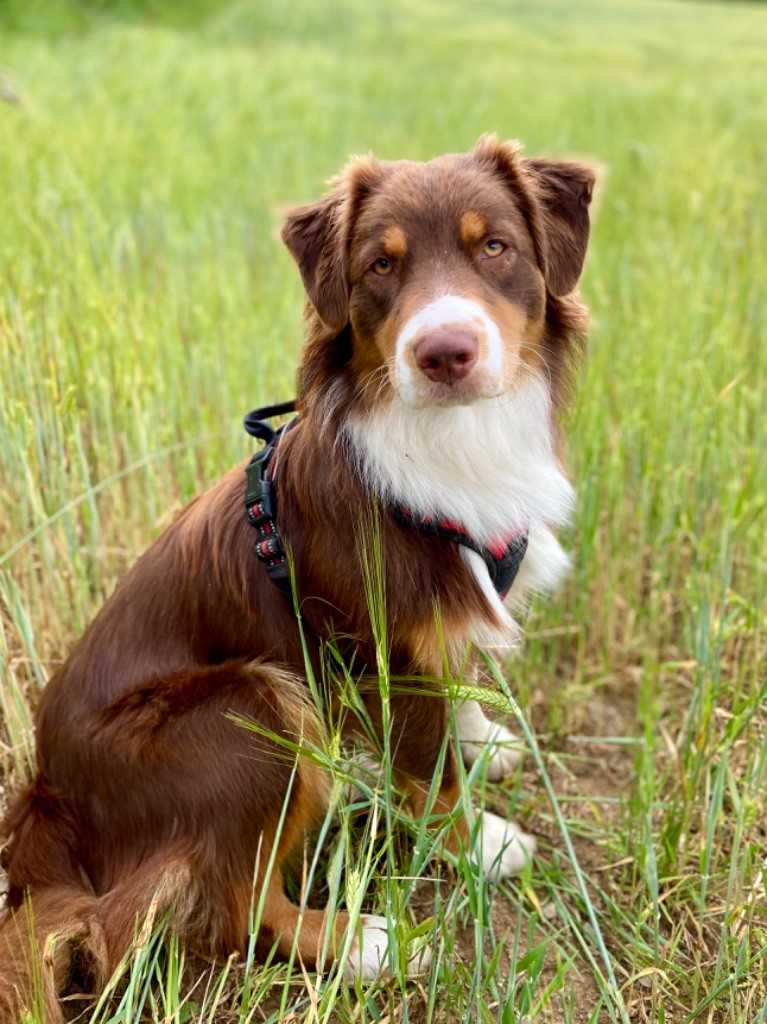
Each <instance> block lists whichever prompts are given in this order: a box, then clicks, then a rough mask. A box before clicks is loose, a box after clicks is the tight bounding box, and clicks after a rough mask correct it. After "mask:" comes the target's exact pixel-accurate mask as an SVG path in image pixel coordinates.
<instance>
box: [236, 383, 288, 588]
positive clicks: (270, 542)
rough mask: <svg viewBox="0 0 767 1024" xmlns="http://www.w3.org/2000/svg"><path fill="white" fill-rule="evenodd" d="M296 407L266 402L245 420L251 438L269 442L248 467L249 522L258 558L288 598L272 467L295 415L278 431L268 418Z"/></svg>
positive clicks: (246, 490) (286, 565)
mask: <svg viewBox="0 0 767 1024" xmlns="http://www.w3.org/2000/svg"><path fill="white" fill-rule="evenodd" d="M295 409H296V403H295V401H290V402H282V403H280V404H279V405H267V406H264V407H263V408H261V409H254V410H253V412H249V413H248V415H247V416H246V417H245V419H244V421H243V425H244V427H245V429H246V431H247V432H248V433H249V434H250V435H251V437H257V438H259V439H260V440H262V441H265V442H266V443H265V445H264V447H263V448H262V449H261V451H260V452H256V454H255V455H254V456H253V458H252V459H251V460H250V462H249V463H248V465H247V466H246V468H245V479H246V485H245V508H246V510H247V514H248V522H249V523H250V525H251V526H253V527H254V528H255V529H256V530H258V537H257V539H256V542H255V544H254V546H253V549H254V551H255V553H256V556H257V557H258V558H259V560H260V561H262V562H263V563H264V564H265V566H266V571H267V573H268V574H269V579H270V580H271V581H272V583H274V585H275V586H276V587H277V588H278V590H281V591H282V593H283V594H284V595H285V596H286V597H287V598H291V597H292V590H291V586H290V574H289V572H288V561H287V557H286V555H285V549H284V548H283V546H282V541H281V540H280V535H279V533H278V531H277V523H276V518H277V505H276V501H275V492H274V487H273V486H272V479H271V475H270V472H269V466H270V463H271V460H272V456H273V455H274V451H275V449H276V447H277V443H278V441H279V439H280V437H281V436H282V434H283V433H284V432H285V431H286V430H290V428H291V427H292V426H293V425H294V423H295V422H296V418H295V417H294V418H293V419H292V420H291V421H290V422H289V423H286V424H285V425H284V426H282V427H279V428H278V429H277V430H274V429H273V428H272V427H271V426H270V425H269V424H268V423H266V422H265V421H266V420H267V419H268V418H270V417H272V416H284V415H285V413H289V412H295Z"/></svg>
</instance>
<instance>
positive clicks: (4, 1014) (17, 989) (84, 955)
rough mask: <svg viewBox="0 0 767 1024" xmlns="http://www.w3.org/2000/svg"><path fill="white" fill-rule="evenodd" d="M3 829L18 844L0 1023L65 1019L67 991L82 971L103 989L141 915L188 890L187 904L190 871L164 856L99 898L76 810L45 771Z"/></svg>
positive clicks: (0, 955) (11, 863) (5, 931)
mask: <svg viewBox="0 0 767 1024" xmlns="http://www.w3.org/2000/svg"><path fill="white" fill-rule="evenodd" d="M3 832H4V834H5V835H8V834H10V835H11V840H10V843H9V845H8V848H7V851H6V853H5V856H4V862H5V864H6V866H7V868H8V877H9V893H8V910H7V911H6V913H5V915H4V916H3V918H2V920H0V1024H16V1022H18V1021H19V1020H21V1019H22V1015H23V1014H24V1013H30V1014H31V1015H32V1018H33V1019H34V1020H45V1021H46V1022H47V1024H61V1022H63V1020H64V1018H63V1016H62V1011H61V1004H60V1002H59V992H60V991H61V990H62V989H63V988H64V987H65V986H66V984H67V982H68V981H69V980H70V978H71V977H72V974H73V972H77V973H78V974H80V975H81V976H82V977H83V978H87V979H88V981H89V983H90V984H91V985H93V986H94V987H95V988H96V990H100V989H101V988H103V986H104V985H105V984H106V982H107V981H108V980H109V978H110V977H111V975H112V973H113V972H114V970H115V969H116V968H117V966H118V965H119V964H120V962H121V960H122V959H123V957H124V955H125V954H126V952H127V951H128V950H129V949H130V947H131V944H132V942H133V941H134V938H135V936H136V927H137V921H144V920H145V919H146V918H147V917H148V916H149V917H151V918H154V917H156V916H157V915H158V914H161V913H163V912H164V911H165V910H166V909H167V908H168V907H170V906H171V905H176V904H177V902H178V897H179V896H181V895H183V896H184V897H185V899H184V900H183V901H182V902H188V896H189V892H190V876H189V870H188V868H187V865H186V862H185V861H184V860H183V858H179V857H170V856H168V854H167V853H166V854H165V855H164V856H162V857H160V856H159V855H157V856H155V857H153V858H151V859H150V860H148V861H145V862H144V863H143V864H141V865H140V867H139V868H137V869H136V870H134V871H129V872H126V873H125V874H123V875H122V876H121V878H120V880H119V882H118V883H117V884H116V885H115V887H114V888H113V889H111V890H110V891H109V892H107V893H105V894H104V895H103V896H97V895H96V894H94V893H93V891H92V890H91V889H90V887H89V885H88V882H87V876H86V875H85V872H84V871H83V870H82V868H81V867H80V865H79V863H78V860H77V855H76V849H77V847H76V841H75V832H74V828H73V825H72V822H71V820H70V818H69V815H68V814H67V812H66V809H65V808H64V807H63V805H62V804H61V802H60V800H59V799H58V796H57V794H56V793H55V791H54V790H52V789H51V788H50V787H49V786H47V784H46V783H45V781H44V780H43V779H41V778H39V777H38V779H36V780H35V782H33V783H32V785H31V786H30V787H29V788H28V789H27V790H26V791H25V792H24V793H22V794H21V795H20V797H19V798H18V799H17V801H16V803H15V805H14V806H13V808H12V810H11V812H10V814H9V815H8V817H7V818H6V820H5V822H4V827H3Z"/></svg>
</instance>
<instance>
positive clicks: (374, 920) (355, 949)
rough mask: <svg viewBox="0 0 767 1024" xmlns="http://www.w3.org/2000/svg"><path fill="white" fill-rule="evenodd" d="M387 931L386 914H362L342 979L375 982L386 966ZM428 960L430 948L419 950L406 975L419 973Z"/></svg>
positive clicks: (409, 964)
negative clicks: (381, 915)
mask: <svg viewBox="0 0 767 1024" xmlns="http://www.w3.org/2000/svg"><path fill="white" fill-rule="evenodd" d="M388 948H389V932H388V928H387V926H386V918H385V917H377V916H376V915H375V914H363V915H362V916H361V917H360V924H359V926H358V928H357V932H356V935H355V939H354V943H353V944H352V948H351V950H350V951H349V957H348V959H347V961H346V967H345V969H344V981H347V982H353V981H356V980H357V979H360V980H361V981H374V980H375V979H376V978H377V977H379V975H380V974H381V973H382V972H384V971H385V970H386V968H387V967H388V960H389V957H388ZM430 963H431V950H430V949H428V948H426V947H424V948H423V949H420V950H418V952H417V953H415V955H414V956H412V957H411V959H410V960H409V962H408V965H407V973H408V976H409V977H410V976H412V975H414V974H420V973H422V972H423V971H425V970H426V968H427V967H428V966H429V964H430Z"/></svg>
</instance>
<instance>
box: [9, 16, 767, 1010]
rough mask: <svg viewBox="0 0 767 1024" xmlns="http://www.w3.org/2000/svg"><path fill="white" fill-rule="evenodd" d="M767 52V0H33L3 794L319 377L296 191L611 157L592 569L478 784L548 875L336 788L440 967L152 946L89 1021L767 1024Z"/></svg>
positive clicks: (351, 883)
mask: <svg viewBox="0 0 767 1024" xmlns="http://www.w3.org/2000/svg"><path fill="white" fill-rule="evenodd" d="M766 44H767V10H765V8H764V7H763V6H762V5H758V4H737V3H726V4H725V3H722V4H706V3H692V2H685V3H680V2H674V0H668V2H660V0H658V2H652V0H645V2H640V0H616V2H609V3H608V2H607V0H601V2H600V0H595V2H591V3H587V2H585V0H582V2H567V0H543V2H536V3H533V2H528V0H519V2H501V0H488V2H485V3H481V4H480V3H474V2H458V0H440V2H439V3H437V2H436V0H434V2H432V0H421V2H416V0H390V2H388V3H387V4H385V5H373V4H363V3H361V2H358V3H354V2H353V0H328V2H327V3H324V4H312V3H310V2H309V0H300V2H297V3H294V4H291V5H287V4H280V3H276V2H272V3H267V2H265V0H264V2H262V3H258V2H256V0H241V2H238V3H231V4H230V3H226V4H224V3H221V4H217V3H213V2H212V0H208V2H204V0H197V2H195V3H192V2H190V3H187V4H183V5H182V4H180V3H179V4H178V5H177V6H174V5H172V4H171V3H170V2H169V0H168V2H166V0H154V2H149V0H146V2H144V3H138V2H135V0H133V2H129V0H123V2H115V3H111V4H107V3H98V2H92V3H86V2H84V0H82V2H80V3H76V2H74V0H71V2H69V3H66V2H64V0H59V2H55V0H49V2H47V0H5V2H4V3H3V4H2V6H0V64H1V65H2V68H1V69H0V94H1V95H2V97H4V99H0V281H1V282H2V286H1V287H0V418H1V421H0V479H1V480H2V517H1V519H0V672H1V673H2V687H1V689H0V714H1V715H2V747H0V759H1V761H2V769H3V772H4V776H5V786H6V789H7V790H10V789H12V788H13V787H15V786H16V785H18V784H19V783H20V782H21V781H22V780H23V778H24V777H26V775H27V773H28V771H29V766H30V763H31V757H32V749H33V748H32V733H31V708H32V706H33V704H34V700H35V696H36V694H37V693H38V692H39V689H40V687H42V686H43V685H44V683H45V680H46V678H47V677H48V675H49V674H50V672H51V669H52V667H53V666H54V665H55V664H56V663H57V662H58V661H59V660H60V659H61V658H62V657H64V656H65V654H66V651H67V649H68V647H69V645H70V643H71V641H72V639H73V638H74V637H75V636H76V635H77V634H78V633H79V632H80V631H81V630H82V629H83V627H84V626H85V624H86V623H87V622H88V620H89V619H90V618H91V617H92V615H93V614H94V612H95V611H96V609H97V608H98V607H99V605H100V603H101V602H102V600H103V599H104V597H105V596H106V595H107V594H108V593H109V592H110V591H111V589H112V587H113V586H114V583H115V581H116V579H117V578H118V577H119V576H120V575H121V573H122V572H123V571H124V570H125V568H126V567H127V566H128V565H129V564H130V563H131V562H132V561H133V559H134V558H135V557H136V556H137V554H138V553H139V552H140V551H142V550H143V549H144V548H145V547H146V545H147V544H148V543H149V541H150V540H151V539H152V538H153V537H155V536H156V535H157V534H158V533H159V532H160V531H161V530H162V528H163V527H164V526H165V525H167V523H169V522H170V520H171V519H172V517H173V515H174V513H175V511H176V510H177V509H178V508H179V507H180V506H181V505H182V504H183V503H185V502H186V501H187V500H189V499H190V498H191V497H192V496H193V495H194V494H196V493H198V492H199V491H200V490H201V489H203V488H204V487H205V486H206V485H207V484H209V483H211V482H213V481H214V480H215V479H216V478H217V477H219V476H220V475H221V474H222V473H223V471H224V470H225V469H226V468H228V467H229V465H231V464H232V463H233V462H235V461H237V460H239V459H240V458H242V457H243V456H244V455H246V454H247V453H248V452H249V451H250V445H249V443H248V442H247V440H246V439H245V437H244V435H243V434H242V433H241V430H240V428H239V420H240V416H241V414H242V413H243V412H244V411H246V410H247V409H249V408H251V407H252V406H254V405H256V404H258V403H259V402H262V401H267V400H271V399H281V398H286V397H290V396H291V395H292V394H293V369H294V365H295V361H296V356H297V353H298V350H299V347H300V344H301V334H302V330H301V307H302V294H301V288H300V283H299V280H298V274H297V272H296V271H295V268H294V267H293V266H292V264H291V261H290V259H289V257H288V255H287V254H286V253H285V252H284V251H283V250H282V249H281V247H280V245H279V244H278V242H277V240H276V231H277V228H278V225H279V219H280V210H281V209H282V208H283V207H284V204H286V203H291V202H297V201H303V200H308V199H310V198H312V197H315V196H316V195H317V194H318V193H319V191H320V190H321V188H322V183H323V181H324V179H326V178H327V177H329V176H330V175H331V174H332V173H334V172H335V171H336V170H337V169H338V167H339V166H340V165H341V164H342V163H343V162H344V161H345V160H346V158H347V156H348V155H349V154H350V153H352V152H360V151H365V150H367V149H373V150H374V151H375V152H376V153H377V154H378V155H380V156H382V157H387V158H396V157H399V156H408V157H414V158H428V157H430V156H433V155H436V154H437V153H440V152H443V151H445V150H457V149H465V148H467V147H469V146H470V145H471V144H472V143H473V142H474V141H475V139H476V137H477V136H478V135H479V134H480V133H481V132H483V131H487V130H496V131H498V132H499V133H500V134H501V135H505V136H513V137H518V138H520V139H522V140H523V141H524V142H525V144H526V147H527V151H528V152H529V153H532V154H538V153H542V152H546V153H549V154H552V155H571V154H581V155H588V156H592V157H595V158H597V159H598V160H600V161H601V162H602V163H603V164H604V165H605V167H606V169H607V176H606V180H605V182H604V185H603V188H602V196H601V203H600V208H599V211H598V214H597V217H596V223H595V229H594V233H593V241H592V249H591V253H590V256H589V260H588V263H587V268H586V273H585V277H584V281H583V292H584V295H585V298H586V300H587V302H588V303H589V306H590V308H591V310H592V314H593V319H594V326H593V330H592V334H591V342H590V352H589V358H588V361H587V364H586V368H585V372H584V374H583V375H582V378H581V382H580V387H579V397H578V399H577V402H576V405H575V407H574V409H573V410H572V412H571V414H570V416H569V418H568V422H567V429H568V436H569V439H570V442H569V449H570V452H569V458H570V464H571V468H572V474H573V477H574V479H575V481H576V483H577V485H578V493H579V509H578V514H577V518H576V524H575V527H574V529H573V532H572V537H571V538H570V541H571V546H572V548H573V550H574V552H575V564H574V571H573V574H572V577H571V580H570V581H569V583H568V584H567V586H566V587H565V589H564V590H563V592H562V593H561V594H560V595H559V596H558V597H557V598H556V599H555V600H553V601H551V602H547V603H541V604H536V606H535V607H534V608H533V609H532V611H531V613H530V615H529V617H528V620H527V624H526V625H527V629H526V632H527V641H526V647H525V652H524V656H523V657H522V658H521V659H518V660H517V661H515V662H514V663H513V664H511V665H509V666H507V668H506V677H507V678H508V679H509V680H510V684H509V685H510V687H511V693H513V695H514V697H515V698H516V700H517V701H518V703H519V705H520V706H521V708H522V709H523V712H524V714H525V716H526V718H527V720H528V721H529V722H530V723H531V727H532V730H533V732H534V734H535V736H537V743H536V744H535V749H536V751H537V753H536V754H535V756H534V757H531V758H530V759H529V760H530V766H531V767H530V769H529V770H528V771H526V772H525V773H524V774H521V775H520V777H519V778H518V779H517V780H515V781H514V782H513V783H511V784H508V783H507V784H504V785H502V786H490V785H482V784H481V780H478V787H475V788H478V789H479V790H480V792H479V793H478V798H479V799H483V800H485V802H487V803H489V804H491V805H493V806H496V807H499V808H501V809H503V810H505V809H506V808H507V807H510V806H512V805H513V811H512V813H513V814H514V816H516V817H520V818H523V819H524V820H525V821H526V823H527V824H528V827H530V828H532V830H533V831H535V832H536V833H537V834H538V835H539V838H540V847H541V854H540V856H539V858H538V859H537V860H536V863H535V865H534V868H533V870H532V872H531V874H530V875H529V877H525V878H523V879H521V880H520V881H518V882H515V883H513V884H508V885H503V886H502V887H500V889H499V890H497V891H494V890H488V889H487V888H486V887H485V886H483V884H482V883H481V881H480V880H478V879H477V878H476V877H475V876H474V875H473V873H472V872H471V871H470V870H467V868H466V865H463V866H462V865H458V866H457V868H456V869H455V871H451V869H449V868H448V867H446V866H444V865H443V866H441V867H440V866H434V865H431V866H428V865H427V864H426V854H425V850H424V846H423V843H420V842H419V841H416V843H415V845H413V843H412V842H407V841H405V833H407V832H408V829H411V830H412V828H413V826H412V825H407V824H406V823H402V822H398V820H397V819H396V815H395V814H394V812H393V811H392V810H391V809H390V798H391V799H393V794H391V792H390V786H391V783H390V781H389V780H387V779H384V780H383V782H382V786H383V789H384V795H385V799H384V800H383V802H379V803H377V801H376V800H375V798H374V794H373V792H372V791H369V792H368V793H367V795H366V796H364V797H363V798H362V800H361V803H362V804H363V805H368V804H370V805H377V806H378V807H379V810H378V812H377V813H378V815H379V818H378V829H377V830H376V828H375V827H374V825H375V820H376V819H375V814H373V816H372V817H371V815H370V814H365V813H363V811H364V808H362V807H355V806H354V805H352V807H349V806H348V805H347V804H345V803H344V801H343V800H342V799H341V798H340V795H339V807H338V808H337V809H336V814H335V816H334V817H333V818H332V820H331V819H329V820H328V822H327V823H326V827H325V829H324V831H323V836H324V840H323V843H322V850H321V852H320V854H319V856H318V861H317V863H316V864H315V863H314V862H312V861H310V862H309V868H311V869H312V872H310V874H311V873H313V875H314V876H315V882H314V886H313V891H314V897H313V898H317V899H322V900H324V899H328V898H330V899H331V900H342V899H344V898H346V900H347V901H348V902H350V903H354V902H355V901H356V902H357V904H358V905H360V906H362V907H364V909H366V910H368V911H373V912H382V908H385V907H387V906H388V907H389V909H390V911H391V914H390V916H391V920H392V928H393V929H394V931H393V933H392V934H393V938H396V945H397V946H398V947H399V945H400V944H401V943H404V941H405V940H406V939H407V938H408V932H409V931H411V930H412V928H413V927H414V922H415V921H418V920H420V921H424V922H426V923H425V924H424V928H425V929H427V930H428V929H431V930H432V932H431V933H430V934H433V941H434V943H435V962H434V966H433V969H432V971H431V972H430V973H429V974H428V975H427V976H426V977H425V978H423V979H422V980H421V981H420V982H419V983H418V984H416V985H405V984H404V983H402V982H401V981H397V980H395V981H393V982H392V984H391V986H389V987H387V986H380V985H379V986H373V987H371V988H370V989H366V990H357V991H354V990H352V991H351V992H349V991H347V990H346V989H345V988H344V987H343V986H341V985H339V984H337V983H334V982H333V979H332V978H330V979H326V980H325V981H324V982H323V983H322V984H318V983H317V982H316V980H315V979H313V978H312V977H311V976H310V977H307V978H304V977H303V976H302V973H301V971H300V969H299V967H298V965H296V964H294V965H292V966H291V965H289V966H288V967H286V966H284V965H278V964H272V965H270V966H268V967H266V968H254V969H252V970H243V967H242V964H240V963H236V962H234V961H233V962H231V963H229V964H227V965H221V964H219V965H205V964H201V963H199V962H192V961H189V960H188V959H187V960H185V959H184V954H183V951H181V950H180V949H179V948H178V946H177V945H174V944H173V942H172V941H171V942H170V944H168V943H163V942H161V941H160V938H159V937H156V938H155V939H151V940H147V941H145V942H143V944H139V945H138V946H137V948H136V950H135V951H134V953H133V954H132V961H131V966H130V969H129V971H128V973H127V980H126V978H125V977H124V978H123V979H122V980H121V981H120V982H119V984H118V985H117V987H116V989H115V990H114V992H113V993H112V994H108V995H107V996H105V997H104V999H103V1000H102V1003H101V1004H100V1006H98V1007H96V1008H94V1007H95V1004H93V1003H82V1002H80V1003H77V1004H76V1005H77V1006H78V1007H80V1009H81V1010H82V1012H83V1018H82V1019H84V1020H93V1021H104V1022H106V1021H107V1020H111V1021H114V1022H116V1024H117V1022H128V1021H135V1020H140V1019H147V1020H154V1021H179V1022H180V1021H184V1020H188V1019H194V1020H204V1021H214V1020H223V1021H228V1020H241V1021H246V1020H253V1021H261V1020H263V1019H265V1018H266V1019H269V1020H275V1021H276V1020H294V1021H301V1022H303V1021H314V1020H331V1019H333V1020H337V1021H355V1022H358V1021H360V1022H361V1021H365V1022H367V1021H371V1022H372V1021H387V1020H392V1021H394V1020H396V1021H413V1022H421V1021H432V1020H433V1021H440V1022H446V1021H450V1022H452V1021H462V1020H467V1021H468V1020H471V1021H474V1020H482V1021H497V1022H500V1024H511V1022H515V1021H517V1020H518V1019H521V1018H522V1017H523V1016H526V1017H527V1018H528V1019H530V1020H542V1021H552V1022H557V1024H571V1022H572V1024H576V1022H581V1021H589V1020H591V1021H603V1020H604V1021H609V1020H615V1021H626V1020H631V1021H632V1022H633V1021H652V1022H656V1021H659V1022H664V1021H667V1022H674V1024H676V1022H679V1024H682V1022H685V1024H686V1022H688V1021H689V1022H691V1021H696V1022H697V1021H700V1022H720V1021H721V1022H725V1021H726V1022H727V1024H757V1022H762V1024H763V1022H765V1021H767V981H766V980H765V979H766V976H767V969H766V968H765V963H767V952H766V950H767V912H766V911H765V907H766V906H767V895H766V889H767V833H766V831H765V829H766V827H767V825H766V822H767V808H766V807H765V803H766V801H765V792H766V791H767V610H766V609H767V601H766V600H765V597H766V590H767V586H766V585H765V579H766V578H767V573H766V571H765V570H766V569H767V542H766V541H765V537H766V536H767V533H766V531H765V528H764V523H765V520H766V519H767V444H766V443H765V441H766V440H767V427H766V426H765V413H764V408H765V403H764V397H763V396H764V393H765V385H767V380H766V379H765V378H766V376H767V374H766V372H765V371H766V370H767V349H765V345H764V327H765V305H766V303H765V286H764V281H765V278H766V277H767V238H766V237H765V235H766V234H767V232H766V231H765V223H767V190H765V180H767V142H765V138H767V136H766V135H765V132H764V111H765V104H764V96H765V92H766V91H767V73H766V72H765V63H764V54H765V45H766ZM507 706H508V705H507ZM531 738H532V734H531ZM321 753H322V752H321ZM318 756H319V755H318ZM323 756H326V753H324V754H323ZM534 766H537V769H538V770H536V769H535V767H534ZM475 774H476V773H475ZM550 786H551V787H553V792H554V793H555V794H556V796H557V799H558V801H559V803H558V805H556V806H553V805H552V803H551V800H550V798H549V796H550V794H549V789H548V787H550ZM387 808H389V809H388V810H387ZM381 815H382V816H383V824H381V820H382V819H381V817H380V816H381ZM423 838H424V837H423V836H422V837H421V839H423ZM568 844H572V850H573V853H574V856H571V855H570V852H569V850H568ZM574 861H575V862H576V863H577V864H579V865H580V868H577V867H576V863H574ZM382 866H383V867H385V868H386V870H385V871H383V872H382V871H380V868H381V867H382ZM411 875H415V876H420V880H419V881H415V882H414V881H410V880H408V878H409V876H411ZM325 876H327V877H328V879H329V881H328V882H326V881H325ZM406 896H410V897H411V898H410V906H411V908H412V910H411V912H409V911H407V910H406V909H405V907H404V903H405V897H406ZM411 914H412V915H414V916H411ZM416 930H417V929H416ZM602 944H603V947H604V948H603V950H601V949H600V946H601V945H602ZM611 972H612V974H613V975H614V979H615V985H617V987H618V988H619V990H620V991H619V992H617V991H616V989H615V985H613V983H612V982H611V979H610V974H611ZM192 1003H194V1004H195V1007H196V1009H192V1008H191V1007H192ZM142 1014H143V1015H144V1016H143V1017H142ZM291 1014H292V1016H291Z"/></svg>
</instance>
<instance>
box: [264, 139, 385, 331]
mask: <svg viewBox="0 0 767 1024" xmlns="http://www.w3.org/2000/svg"><path fill="white" fill-rule="evenodd" d="M382 173H383V165H382V164H381V163H379V161H378V160H376V158H375V157H374V156H372V154H371V155H369V156H365V157H355V158H354V159H353V160H352V161H351V162H350V163H349V164H348V165H347V166H346V168H345V169H344V170H343V171H342V172H341V174H340V175H339V176H338V177H337V178H334V179H333V181H332V185H333V188H332V189H331V191H330V192H329V193H328V194H327V195H326V196H323V197H322V199H320V200H318V201H317V202H316V203H310V204H309V205H308V206H300V207H298V209H296V210H293V211H292V212H291V213H290V214H289V215H288V219H287V220H286V222H285V224H284V226H283V228H282V232H281V236H282V240H283V242H284V243H285V245H286V246H287V247H288V249H289V250H290V252H291V254H292V256H293V258H294V259H295V261H296V263H297V264H298V269H299V270H300V271H301V278H302V280H303V282H304V288H305V289H306V294H307V295H308V297H309V301H310V302H311V304H312V305H313V306H314V308H315V309H316V310H317V313H318V314H319V317H320V319H321V320H322V321H323V323H325V324H326V325H327V326H328V327H329V328H330V329H331V330H334V331H341V330H343V328H344V327H345V326H346V325H347V323H348V322H349V241H350V238H351V233H352V229H353V226H354V222H355V220H356V218H357V215H358V213H359V209H360V206H361V204H362V202H363V201H364V199H365V197H366V196H367V195H369V194H370V192H371V191H372V190H373V189H374V188H375V187H376V185H377V184H378V183H379V182H380V180H381V177H382Z"/></svg>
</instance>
